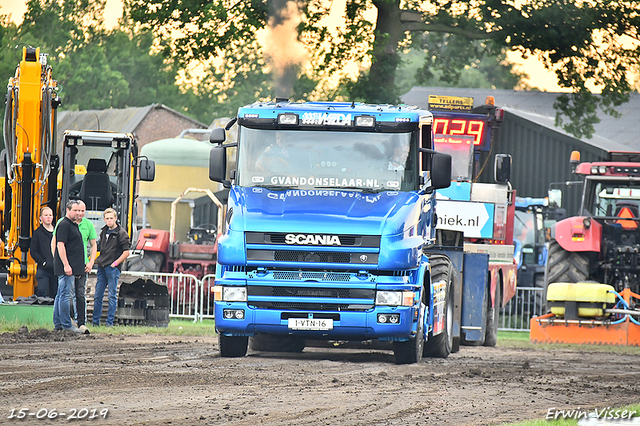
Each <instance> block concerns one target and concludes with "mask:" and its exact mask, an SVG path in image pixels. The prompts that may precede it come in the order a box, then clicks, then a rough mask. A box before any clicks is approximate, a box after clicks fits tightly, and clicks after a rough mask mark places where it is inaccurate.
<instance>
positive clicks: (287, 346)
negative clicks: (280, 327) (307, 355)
mask: <svg viewBox="0 0 640 426" xmlns="http://www.w3.org/2000/svg"><path fill="white" fill-rule="evenodd" d="M305 344H306V343H305V340H304V339H303V338H301V337H296V336H282V335H272V334H256V335H255V336H251V338H249V347H250V348H251V350H252V351H260V352H294V353H300V352H302V351H303V350H304V347H305Z"/></svg>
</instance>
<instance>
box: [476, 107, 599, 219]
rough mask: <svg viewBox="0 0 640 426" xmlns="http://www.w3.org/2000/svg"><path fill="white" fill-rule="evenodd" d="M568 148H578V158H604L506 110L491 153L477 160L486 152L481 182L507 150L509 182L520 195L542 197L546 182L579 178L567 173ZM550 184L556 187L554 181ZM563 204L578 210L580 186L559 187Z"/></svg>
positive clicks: (490, 178)
mask: <svg viewBox="0 0 640 426" xmlns="http://www.w3.org/2000/svg"><path fill="white" fill-rule="evenodd" d="M571 151H580V154H581V161H596V160H602V159H605V158H606V151H604V150H602V149H600V148H597V147H594V146H592V145H589V144H586V143H584V142H581V141H579V140H577V139H575V138H573V137H571V136H567V135H564V134H562V133H558V132H556V131H554V130H552V129H549V128H547V127H544V126H541V125H539V124H536V123H534V122H531V121H529V120H526V119H524V118H521V117H519V116H517V115H514V114H511V113H509V112H508V111H507V112H506V114H505V119H504V122H503V123H502V126H501V127H500V128H499V129H497V130H496V131H495V133H494V140H493V147H492V150H491V153H490V154H488V153H485V154H483V156H482V157H481V161H480V163H482V161H483V160H484V159H486V158H487V156H489V155H490V157H491V160H490V162H489V163H488V164H487V167H486V168H485V169H486V171H483V173H482V175H481V178H480V179H479V180H480V181H482V182H492V181H493V157H494V156H495V154H510V155H511V157H512V168H511V184H512V186H513V188H514V189H516V191H517V192H516V193H517V195H518V196H521V197H546V196H547V194H548V190H549V184H551V183H552V182H554V183H560V182H567V181H577V180H581V178H580V177H579V176H576V175H574V174H572V173H571V166H570V163H569V158H570V156H571ZM554 187H560V186H559V185H554ZM563 193H564V198H563V207H564V208H565V209H566V210H567V213H568V214H570V215H574V214H577V213H578V209H579V203H580V197H581V186H572V187H566V186H565V187H564V188H563Z"/></svg>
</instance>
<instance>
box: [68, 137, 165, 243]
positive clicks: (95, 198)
mask: <svg viewBox="0 0 640 426" xmlns="http://www.w3.org/2000/svg"><path fill="white" fill-rule="evenodd" d="M140 168H144V169H148V168H151V169H155V167H154V164H153V161H149V160H146V159H141V158H139V157H138V145H137V142H136V140H135V138H134V137H133V135H131V134H129V133H115V132H106V131H84V132H82V131H66V132H64V134H63V153H62V171H61V174H62V175H61V179H60V205H61V206H64V205H65V204H66V202H67V201H68V200H71V199H80V200H82V201H84V203H85V204H86V206H87V210H86V215H85V217H86V218H87V219H89V220H90V221H92V222H93V224H94V226H95V228H96V232H97V233H99V232H100V229H101V228H102V226H104V221H103V219H102V212H103V211H104V210H105V209H107V208H109V207H111V208H113V209H115V210H116V212H117V214H118V222H119V223H120V225H121V226H122V227H124V228H125V229H126V230H127V232H128V234H129V236H130V237H131V239H132V241H135V235H134V234H136V226H135V218H136V213H137V208H136V203H135V194H136V193H137V182H138V180H153V179H154V178H155V176H153V174H151V175H150V174H149V173H140V177H139V178H138V176H137V175H138V173H137V172H138V170H139V169H140ZM83 171H84V173H82V172H83ZM62 213H63V212H60V214H62Z"/></svg>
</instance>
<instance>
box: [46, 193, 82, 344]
mask: <svg viewBox="0 0 640 426" xmlns="http://www.w3.org/2000/svg"><path fill="white" fill-rule="evenodd" d="M80 214H81V204H80V201H79V200H71V201H69V202H68V203H67V214H66V216H65V217H64V218H63V219H62V221H61V222H60V223H59V224H58V228H57V230H56V248H55V254H54V257H53V270H54V273H55V274H56V275H57V276H58V293H57V294H56V298H55V301H54V304H53V325H54V327H55V329H56V330H71V331H73V332H75V333H80V332H81V331H80V330H79V329H78V328H77V327H74V326H73V324H72V323H71V315H70V309H69V297H70V296H71V286H72V285H74V283H75V277H76V276H79V275H83V274H84V266H85V265H84V250H85V247H84V244H83V243H82V234H81V233H80V229H79V228H78V224H77V223H76V220H77V219H78V217H79V215H80Z"/></svg>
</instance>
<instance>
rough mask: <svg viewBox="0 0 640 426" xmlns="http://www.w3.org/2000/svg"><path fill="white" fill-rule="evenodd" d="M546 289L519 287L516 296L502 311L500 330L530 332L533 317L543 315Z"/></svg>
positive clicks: (499, 323)
mask: <svg viewBox="0 0 640 426" xmlns="http://www.w3.org/2000/svg"><path fill="white" fill-rule="evenodd" d="M543 298H544V289H542V288H540V287H517V288H516V294H515V296H514V297H513V298H512V299H511V300H509V302H508V303H507V304H506V305H505V307H504V308H502V309H501V310H500V321H499V322H498V329H499V330H507V331H529V320H530V319H531V317H534V316H539V315H542V314H543V313H544V312H543V308H544V300H543Z"/></svg>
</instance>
